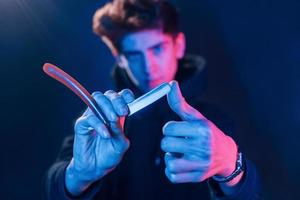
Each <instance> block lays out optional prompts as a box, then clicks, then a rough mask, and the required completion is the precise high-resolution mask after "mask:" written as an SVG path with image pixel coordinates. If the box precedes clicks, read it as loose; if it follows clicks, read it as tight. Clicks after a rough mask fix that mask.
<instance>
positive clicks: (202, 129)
mask: <svg viewBox="0 0 300 200" xmlns="http://www.w3.org/2000/svg"><path fill="white" fill-rule="evenodd" d="M163 134H164V135H166V136H175V137H199V136H206V135H208V134H209V127H208V123H207V122H206V120H197V121H179V122H178V121H169V122H167V123H166V124H165V125H164V126H163Z"/></svg>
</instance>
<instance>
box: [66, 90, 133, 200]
mask: <svg viewBox="0 0 300 200" xmlns="http://www.w3.org/2000/svg"><path fill="white" fill-rule="evenodd" d="M93 97H94V99H95V100H96V102H97V103H98V105H99V107H100V108H101V110H102V111H103V113H104V114H105V116H106V118H107V119H108V121H109V126H110V130H109V129H108V128H107V127H106V126H105V125H104V123H103V122H102V121H101V120H99V119H98V118H97V117H96V116H95V115H94V114H93V112H92V111H91V110H90V109H89V108H88V109H87V110H86V111H85V112H84V114H83V115H82V116H81V117H79V118H78V120H77V121H76V123H75V138H74V146H73V158H72V160H71V162H70V163H69V165H68V167H67V170H66V176H65V179H66V188H67V189H68V191H69V192H70V193H71V194H73V195H79V194H80V193H81V192H82V191H84V190H85V189H86V188H87V187H88V186H89V185H90V184H91V183H93V182H94V181H96V180H99V179H101V178H102V177H103V176H105V175H106V174H107V173H109V172H110V171H111V170H113V169H114V168H115V167H116V166H117V165H118V164H119V162H120V161H121V159H122V157H123V155H124V153H125V152H126V150H127V149H128V148H129V141H128V139H127V138H126V137H125V135H124V133H123V125H124V119H125V118H124V117H125V116H126V115H128V113H129V110H128V107H127V104H128V103H130V102H131V101H133V100H134V97H133V94H132V92H131V91H130V90H122V91H121V92H120V93H116V92H114V91H111V90H110V91H107V92H106V93H105V94H102V93H101V92H95V93H93Z"/></svg>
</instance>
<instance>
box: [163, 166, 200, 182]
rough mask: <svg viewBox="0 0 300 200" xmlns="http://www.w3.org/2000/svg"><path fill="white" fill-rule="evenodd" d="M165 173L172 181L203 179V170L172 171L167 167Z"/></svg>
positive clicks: (198, 180)
mask: <svg viewBox="0 0 300 200" xmlns="http://www.w3.org/2000/svg"><path fill="white" fill-rule="evenodd" d="M165 174H166V176H167V177H168V179H169V180H170V181H171V182H172V183H197V182H201V181H203V178H202V175H203V173H202V172H201V171H195V172H186V173H177V174H175V173H171V172H170V171H169V170H168V169H167V168H166V169H165Z"/></svg>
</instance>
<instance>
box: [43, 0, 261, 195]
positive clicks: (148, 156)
mask: <svg viewBox="0 0 300 200" xmlns="http://www.w3.org/2000/svg"><path fill="white" fill-rule="evenodd" d="M93 28H94V32H95V33H96V34H97V35H99V36H100V37H101V38H102V40H103V41H104V42H105V43H106V44H107V45H108V47H109V48H110V50H111V52H112V54H113V55H114V57H115V58H116V61H117V66H115V67H114V73H113V76H114V80H115V82H116V86H117V89H118V90H121V89H123V90H121V91H120V92H115V91H112V90H110V91H107V92H105V93H104V94H102V93H101V92H95V93H93V96H94V98H95V100H96V101H97V103H98V104H99V106H100V108H101V109H102V111H103V113H104V114H105V115H106V117H107V119H108V121H109V125H110V128H109V129H108V128H107V127H106V126H105V125H104V124H103V123H102V122H101V121H100V120H99V119H97V118H96V117H95V115H94V114H93V113H92V112H91V110H89V109H87V110H86V111H85V112H84V114H83V115H82V116H81V117H80V118H79V119H78V120H77V121H76V124H75V134H74V136H71V137H69V138H67V139H66V141H65V143H64V145H63V148H62V153H61V154H60V156H59V158H58V160H57V162H56V163H55V164H54V165H53V166H52V167H51V168H50V169H49V171H48V172H47V178H46V180H45V181H46V196H47V197H48V198H49V199H92V198H93V199H130V200H131V199H172V200H174V199H191V200H193V199H208V198H209V196H211V197H212V198H222V199H257V198H259V194H258V193H259V180H258V177H257V174H256V171H255V168H254V166H253V165H252V164H251V162H249V161H248V160H247V159H245V156H244V155H242V153H241V152H239V150H238V147H237V144H236V143H235V141H234V140H233V139H232V138H231V137H229V136H227V135H226V134H225V133H224V132H223V131H226V132H227V133H231V130H230V129H229V127H228V124H227V123H226V120H225V119H223V118H222V116H221V115H219V114H218V112H216V111H215V109H212V108H210V107H209V106H207V105H204V104H201V103H199V102H197V96H195V95H192V94H189V91H188V90H186V91H183V92H184V94H185V95H187V96H189V97H190V98H189V99H188V100H185V98H184V97H183V96H182V94H181V89H180V88H179V84H180V86H181V88H184V86H185V85H188V84H191V83H192V81H193V78H194V77H195V76H198V75H199V72H200V71H201V68H202V67H203V65H201V64H200V63H201V62H199V58H198V57H189V58H187V57H184V56H185V37H184V34H183V33H182V32H180V31H179V28H178V16H177V11H176V9H175V8H174V7H173V6H172V5H171V4H170V3H169V2H167V1H158V0H157V1H155V0H152V1H150V0H148V1H146V0H144V1H142V0H140V1H133V0H132V1H130V0H128V1H126V0H115V1H113V2H111V3H107V4H106V5H105V6H104V7H102V8H100V9H99V10H98V11H97V12H96V13H95V15H94V24H93ZM173 79H175V80H177V81H178V82H179V84H178V82H177V81H172V80H173ZM170 81H171V83H170V84H171V91H170V93H169V94H168V96H167V101H166V100H165V99H162V100H160V101H158V102H156V103H155V104H153V105H151V106H149V107H148V108H146V109H144V110H142V111H140V112H139V113H137V114H135V115H133V116H131V117H127V115H128V107H127V104H128V103H129V102H131V101H133V100H134V94H135V95H136V96H138V95H140V94H142V93H145V92H147V91H149V90H150V89H152V88H154V87H155V86H157V85H159V84H161V83H163V82H170ZM194 87H197V85H194ZM125 88H129V89H125ZM187 101H188V102H189V103H191V104H192V106H191V105H190V104H189V103H187ZM169 108H171V109H169ZM200 110H201V112H202V113H203V114H202V113H201V112H200ZM176 115H177V116H176ZM178 116H179V118H178ZM125 118H126V120H125ZM208 119H209V120H208ZM175 120H176V121H175ZM210 120H212V121H213V122H212V121H210ZM215 123H216V124H218V126H216V125H215ZM205 180H208V182H209V184H205V183H203V182H204V181H205ZM176 183H180V184H176ZM208 185H209V188H208ZM209 191H211V194H210V195H209Z"/></svg>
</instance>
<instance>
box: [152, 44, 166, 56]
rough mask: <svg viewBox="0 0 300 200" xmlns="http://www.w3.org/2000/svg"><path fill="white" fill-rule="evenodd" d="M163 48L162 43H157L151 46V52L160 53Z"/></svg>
mask: <svg viewBox="0 0 300 200" xmlns="http://www.w3.org/2000/svg"><path fill="white" fill-rule="evenodd" d="M163 50H164V46H163V44H160V45H157V46H155V47H153V48H152V52H153V54H154V55H157V56H158V55H160V54H161V53H162V52H163Z"/></svg>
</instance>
